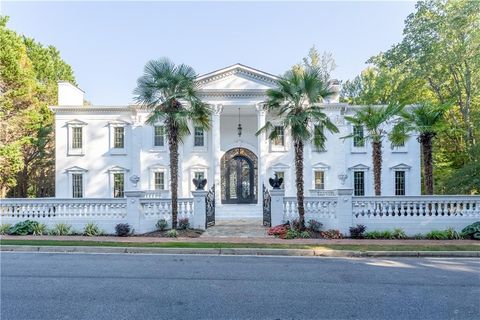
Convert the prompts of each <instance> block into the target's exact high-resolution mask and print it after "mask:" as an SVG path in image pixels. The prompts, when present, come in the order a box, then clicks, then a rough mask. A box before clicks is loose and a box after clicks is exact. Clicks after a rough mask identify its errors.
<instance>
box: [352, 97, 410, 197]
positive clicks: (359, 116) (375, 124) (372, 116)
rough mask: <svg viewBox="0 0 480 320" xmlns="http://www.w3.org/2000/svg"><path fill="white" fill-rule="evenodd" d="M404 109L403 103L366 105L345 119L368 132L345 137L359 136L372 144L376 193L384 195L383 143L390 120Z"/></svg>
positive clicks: (358, 137)
mask: <svg viewBox="0 0 480 320" xmlns="http://www.w3.org/2000/svg"><path fill="white" fill-rule="evenodd" d="M402 110H403V105H401V104H398V103H390V104H389V105H387V106H365V107H362V108H361V109H360V110H358V111H357V112H356V113H355V115H354V116H345V119H346V120H347V121H349V122H350V123H352V124H353V125H354V126H361V127H363V128H364V130H365V131H366V134H364V135H362V136H360V135H359V134H358V133H353V134H351V135H348V136H346V137H344V138H357V139H362V140H365V141H368V140H370V141H371V144H372V165H373V180H374V186H375V195H376V196H380V195H382V158H383V153H382V144H383V140H384V139H385V138H386V137H387V136H388V130H387V127H388V125H389V124H390V123H389V122H390V121H391V120H392V119H393V118H394V117H395V116H397V115H398V114H399V113H400V112H401V111H402Z"/></svg>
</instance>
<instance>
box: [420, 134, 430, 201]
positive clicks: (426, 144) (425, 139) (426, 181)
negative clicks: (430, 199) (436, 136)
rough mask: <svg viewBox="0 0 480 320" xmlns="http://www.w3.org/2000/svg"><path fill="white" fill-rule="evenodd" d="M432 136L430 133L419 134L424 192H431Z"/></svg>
mask: <svg viewBox="0 0 480 320" xmlns="http://www.w3.org/2000/svg"><path fill="white" fill-rule="evenodd" d="M432 138H433V135H432V134H430V133H426V134H422V135H421V136H420V144H421V145H422V156H423V185H424V187H425V194H428V195H431V194H433V157H432Z"/></svg>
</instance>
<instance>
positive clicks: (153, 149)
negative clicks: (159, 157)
mask: <svg viewBox="0 0 480 320" xmlns="http://www.w3.org/2000/svg"><path fill="white" fill-rule="evenodd" d="M148 152H151V153H159V152H167V149H166V148H164V147H157V148H151V149H149V150H148Z"/></svg>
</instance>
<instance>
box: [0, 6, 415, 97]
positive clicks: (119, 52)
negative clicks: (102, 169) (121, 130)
mask: <svg viewBox="0 0 480 320" xmlns="http://www.w3.org/2000/svg"><path fill="white" fill-rule="evenodd" d="M0 1H1V0H0ZM414 7H415V3H414V2H409V1H403V2H393V1H386V2H379V1H370V2H364V1H354V2H346V1H341V2H326V1H319V2H252V1H249V2H200V1H195V2H159V1H157V2H152V1H150V2H112V1H108V2H93V1H89V2H69V1H63V2H62V1H56V2H11V1H2V2H1V8H0V9H1V14H2V15H8V16H9V17H10V20H9V23H8V25H7V26H8V27H9V28H11V29H13V30H15V31H16V32H18V33H20V34H24V35H26V36H29V37H33V38H35V39H36V40H37V41H39V42H41V43H43V44H44V45H53V46H55V47H56V48H57V49H58V50H59V51H60V53H61V56H62V58H63V59H64V60H65V61H66V62H67V63H68V64H70V65H71V66H72V68H73V70H74V73H75V78H76V81H77V83H78V85H79V87H80V88H81V89H83V90H84V91H85V92H86V94H85V98H86V99H87V100H89V101H90V102H92V103H93V104H94V105H119V104H128V103H130V102H131V101H132V97H133V94H132V91H133V89H134V88H135V85H136V80H137V78H138V77H139V76H141V74H142V71H143V66H144V65H145V63H146V62H147V61H148V60H151V59H156V58H160V57H169V58H170V59H171V60H172V61H174V62H175V63H186V64H188V65H190V66H192V67H193V68H194V69H195V70H196V72H197V73H198V74H204V73H207V72H210V71H214V70H217V69H220V68H223V67H227V66H229V65H232V64H235V63H242V64H245V65H247V66H250V67H253V68H256V69H260V70H263V71H266V72H269V73H272V74H276V75H280V74H283V73H284V72H285V71H286V70H288V69H289V68H290V67H291V66H292V65H294V64H295V63H298V62H300V61H301V59H302V57H304V56H306V55H307V54H308V50H309V48H310V47H312V46H313V45H315V46H316V48H317V49H318V50H319V51H320V52H323V51H327V52H331V53H332V54H333V57H334V58H335V61H336V64H337V65H338V67H337V69H336V70H335V71H334V73H333V76H334V77H335V78H337V79H339V80H347V79H352V78H354V77H355V76H356V75H358V74H359V73H360V72H361V70H363V69H364V68H365V67H366V66H367V65H366V64H365V61H366V60H367V59H368V58H370V57H371V56H373V55H376V54H378V53H379V52H381V51H386V50H388V49H389V48H390V47H391V46H392V45H393V44H395V43H397V42H399V41H400V40H401V39H402V30H403V26H404V20H405V18H406V17H407V16H408V14H410V13H411V12H413V10H414Z"/></svg>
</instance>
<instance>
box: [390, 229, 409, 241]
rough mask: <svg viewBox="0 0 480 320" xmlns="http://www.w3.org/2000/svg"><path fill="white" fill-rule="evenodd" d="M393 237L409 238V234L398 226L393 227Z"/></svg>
mask: <svg viewBox="0 0 480 320" xmlns="http://www.w3.org/2000/svg"><path fill="white" fill-rule="evenodd" d="M392 237H393V239H407V234H406V233H405V231H403V229H402V228H396V229H393V232H392Z"/></svg>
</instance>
